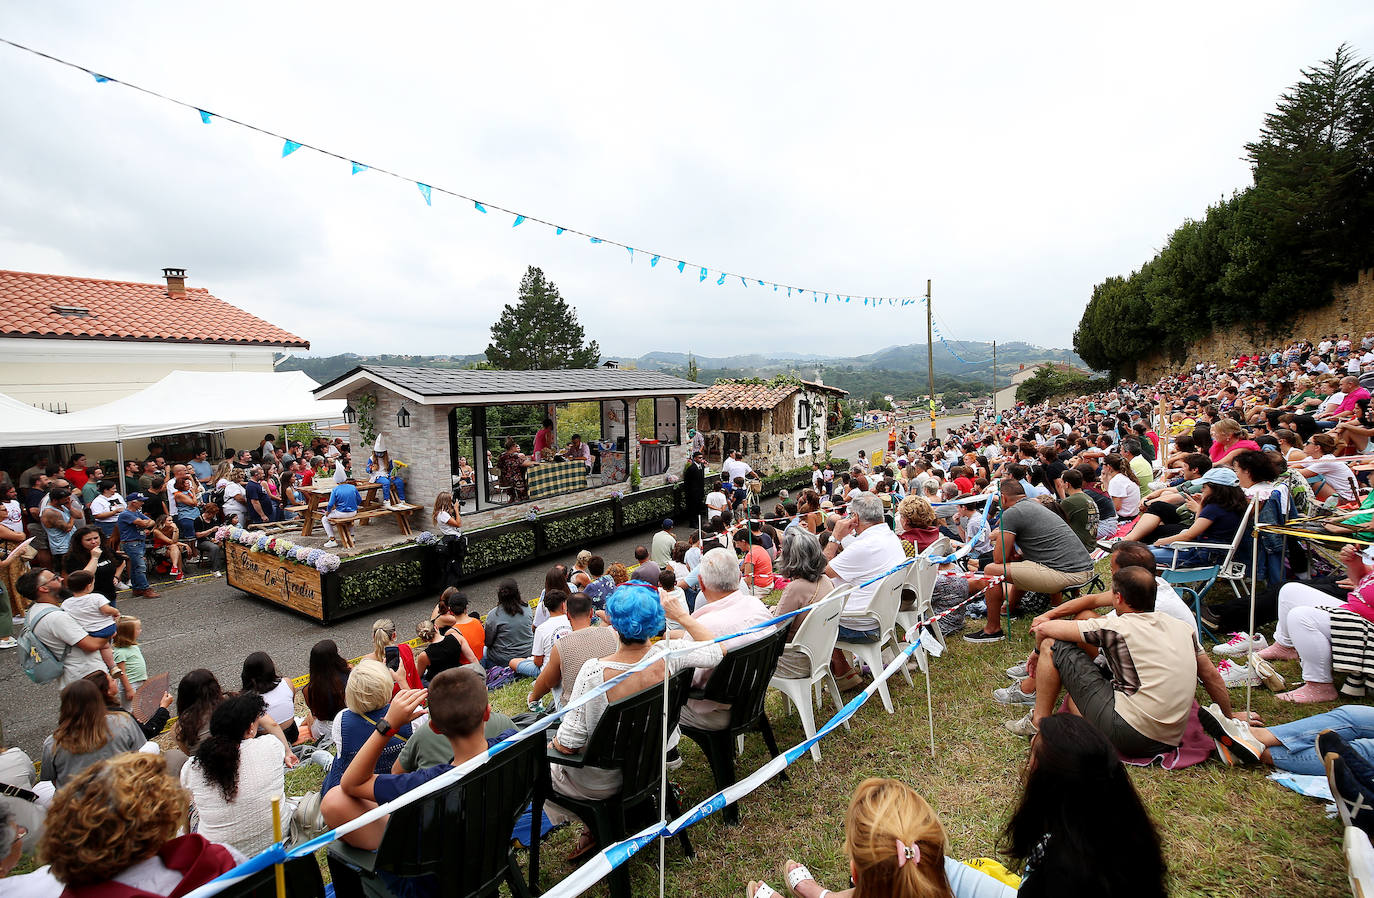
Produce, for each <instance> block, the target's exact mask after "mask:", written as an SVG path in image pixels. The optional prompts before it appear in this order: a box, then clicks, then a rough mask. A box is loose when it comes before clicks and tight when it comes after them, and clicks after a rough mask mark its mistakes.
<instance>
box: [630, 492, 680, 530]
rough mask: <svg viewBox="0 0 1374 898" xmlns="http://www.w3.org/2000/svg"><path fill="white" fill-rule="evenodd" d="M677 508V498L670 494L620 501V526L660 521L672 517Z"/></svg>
mask: <svg viewBox="0 0 1374 898" xmlns="http://www.w3.org/2000/svg"><path fill="white" fill-rule="evenodd" d="M677 508H678V503H677V499H676V498H675V497H673V496H672V495H668V496H655V497H652V498H649V499H641V500H639V501H637V502H622V503H621V506H620V521H621V528H622V529H624V528H629V527H638V526H641V525H644V524H651V523H660V522H662V520H663V519H664V518H670V517H672V516H673V513H674V512H676V511H677Z"/></svg>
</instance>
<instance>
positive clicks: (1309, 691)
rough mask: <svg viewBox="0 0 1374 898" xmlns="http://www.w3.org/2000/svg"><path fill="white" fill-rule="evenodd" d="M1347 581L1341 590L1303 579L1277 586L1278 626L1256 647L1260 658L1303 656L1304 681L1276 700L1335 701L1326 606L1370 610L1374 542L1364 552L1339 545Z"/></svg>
mask: <svg viewBox="0 0 1374 898" xmlns="http://www.w3.org/2000/svg"><path fill="white" fill-rule="evenodd" d="M1340 558H1341V563H1342V564H1344V565H1345V575H1346V581H1347V582H1348V583H1350V584H1351V585H1352V588H1351V590H1350V591H1349V592H1348V593H1347V594H1345V595H1344V596H1333V595H1331V594H1330V593H1328V592H1325V591H1323V590H1321V589H1316V588H1314V587H1312V586H1309V585H1307V584H1306V583H1297V582H1294V583H1285V584H1283V586H1282V587H1280V589H1279V608H1278V620H1279V623H1278V626H1277V627H1275V628H1274V642H1273V644H1272V645H1269V646H1267V647H1265V648H1263V649H1261V650H1260V652H1259V657H1260V658H1261V659H1262V660H1265V661H1292V660H1299V661H1301V662H1302V678H1303V685H1302V686H1300V687H1298V688H1297V689H1294V690H1292V691H1291V692H1285V693H1283V694H1281V695H1279V696H1278V698H1279V700H1280V701H1285V702H1297V703H1300V704H1307V703H1311V702H1334V701H1335V700H1336V687H1335V683H1334V679H1333V677H1332V658H1331V609H1333V608H1344V609H1346V610H1348V611H1354V612H1355V613H1357V614H1359V615H1360V616H1361V617H1363V618H1365V619H1369V618H1370V617H1371V616H1374V546H1372V547H1369V548H1366V549H1365V550H1364V551H1363V552H1358V551H1356V549H1355V547H1354V546H1349V545H1348V546H1346V547H1344V548H1343V549H1341V556H1340Z"/></svg>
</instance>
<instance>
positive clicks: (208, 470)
mask: <svg viewBox="0 0 1374 898" xmlns="http://www.w3.org/2000/svg"><path fill="white" fill-rule="evenodd" d="M191 471H192V472H193V473H194V474H195V478H196V480H197V481H198V482H199V483H200V484H201V485H202V486H214V484H212V483H211V482H210V478H211V477H213V476H215V469H214V468H212V467H211V466H210V452H209V450H207V449H202V450H200V451H199V452H197V453H196V457H195V458H193V459H191Z"/></svg>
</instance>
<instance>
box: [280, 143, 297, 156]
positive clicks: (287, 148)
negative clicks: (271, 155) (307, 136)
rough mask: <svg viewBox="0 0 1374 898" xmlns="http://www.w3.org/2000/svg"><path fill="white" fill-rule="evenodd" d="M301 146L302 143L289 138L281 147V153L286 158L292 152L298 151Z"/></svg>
mask: <svg viewBox="0 0 1374 898" xmlns="http://www.w3.org/2000/svg"><path fill="white" fill-rule="evenodd" d="M300 148H301V145H300V144H298V143H296V142H295V141H294V140H288V141H287V142H286V143H284V144H282V148H281V155H282V158H283V159H285V158H286V157H287V156H290V155H291V154H292V153H294V152H296V151H297V150H299V149H300Z"/></svg>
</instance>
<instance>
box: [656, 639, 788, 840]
mask: <svg viewBox="0 0 1374 898" xmlns="http://www.w3.org/2000/svg"><path fill="white" fill-rule="evenodd" d="M787 631H788V628H787V627H784V626H779V627H778V628H777V632H775V633H769V634H768V635H766V636H765V637H764V638H762V639H759V640H757V641H755V642H751V643H750V644H748V645H746V646H744V647H742V648H738V649H730V651H729V652H727V653H726V655H725V660H724V661H722V662H721V664H720V666H719V667H717V668H716V669H715V670H713V671H711V678H710V679H709V680H707V681H706V686H705V688H702V689H693V690H692V692H691V696H690V697H691V698H699V699H707V700H709V701H714V702H720V703H721V704H726V705H729V706H730V722H729V723H728V724H727V725H726V726H725V728H724V729H720V730H703V729H700V728H698V727H693V726H688V725H687V724H683V725H682V735H684V736H688V737H690V738H691V739H692V740H693V741H694V742H696V743H697V744H698V745H700V746H701V750H702V751H703V752H704V753H705V754H706V758H707V760H708V761H710V762H711V775H712V776H713V777H714V778H715V781H716V789H717V790H720V789H724V788H725V787H726V786H729V785H731V784H732V783H734V782H735V740H736V739H737V738H739V737H741V736H743V735H744V734H745V733H747V732H750V731H751V730H758V731H759V732H760V733H762V734H763V742H764V744H765V745H767V746H768V753H769V755H770V756H772V757H775V758H776V757H777V756H778V743H777V740H775V739H774V738H773V727H772V726H771V725H770V724H769V722H768V715H767V713H765V711H764V699H766V698H767V697H768V681H769V680H771V679H772V678H773V673H774V672H775V671H776V670H777V669H778V659H779V658H781V657H782V650H783V649H784V648H785V647H786V646H787V635H788V634H787ZM781 779H787V774H785V773H784V774H782V775H781ZM724 818H725V822H726V823H738V822H739V808H737V807H736V806H735V804H734V803H733V802H731V803H730V804H728V805H726V806H725V811H724Z"/></svg>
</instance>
